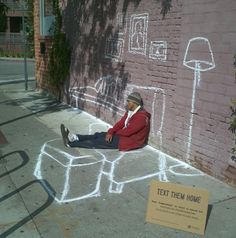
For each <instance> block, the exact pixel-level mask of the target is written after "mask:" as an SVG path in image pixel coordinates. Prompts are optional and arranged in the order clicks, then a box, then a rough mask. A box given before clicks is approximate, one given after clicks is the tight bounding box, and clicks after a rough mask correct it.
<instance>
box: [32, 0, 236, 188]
mask: <svg viewBox="0 0 236 238" xmlns="http://www.w3.org/2000/svg"><path fill="white" fill-rule="evenodd" d="M41 1H42V0H41ZM41 1H35V5H34V7H35V8H34V13H35V52H36V56H35V57H36V74H37V75H36V78H37V82H38V86H39V87H41V88H45V89H46V88H47V87H48V72H47V67H48V50H49V49H50V47H51V43H52V38H51V37H50V36H47V35H42V31H41V33H40V21H41V19H40V4H39V2H41ZM45 1H46V0H45ZM46 2H50V1H46ZM41 3H42V2H41ZM60 6H61V10H62V16H63V31H64V32H65V33H66V36H67V38H68V39H69V41H70V44H71V47H72V55H71V67H70V79H69V82H67V86H68V85H69V87H68V88H67V89H66V90H65V97H66V98H69V99H70V104H71V105H73V106H75V107H79V108H81V109H83V110H86V111H88V112H89V113H91V114H93V115H95V116H97V117H99V118H101V119H103V120H105V121H107V122H109V123H111V124H112V123H114V122H115V121H116V120H117V119H119V118H120V116H121V115H122V114H123V112H124V104H125V102H126V98H127V95H128V94H129V93H130V92H132V91H138V92H140V93H141V94H142V96H143V98H144V104H145V108H146V109H147V110H148V111H149V112H150V113H151V114H152V128H151V135H150V144H151V145H153V146H154V147H155V148H158V149H159V150H161V151H163V152H165V153H167V154H170V155H171V156H174V157H175V158H178V159H180V160H183V161H186V162H188V163H189V164H191V165H193V166H195V167H197V168H199V169H201V170H202V171H204V172H206V173H208V174H210V175H212V176H214V177H216V178H218V179H220V180H222V181H227V182H228V183H232V184H236V161H234V160H233V159H232V158H233V157H232V153H231V148H232V147H233V146H234V139H233V135H232V133H230V131H229V130H228V128H229V122H230V115H231V111H230V104H231V99H234V98H236V79H235V67H234V55H235V53H236V44H235V42H236V29H235V27H234V23H235V21H236V2H235V1H234V0H226V1H221V0H199V1H194V0H172V7H171V9H170V11H169V12H168V13H167V14H166V15H165V17H164V18H163V15H162V14H161V3H160V1H157V0H145V1H144V0H143V1H125V0H120V1H109V3H108V2H107V1H96V0H91V1H61V4H60ZM42 49H44V50H42Z"/></svg>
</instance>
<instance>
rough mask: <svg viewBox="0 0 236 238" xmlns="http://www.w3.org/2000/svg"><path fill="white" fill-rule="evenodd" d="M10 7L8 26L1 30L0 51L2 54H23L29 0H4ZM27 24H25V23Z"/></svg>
mask: <svg viewBox="0 0 236 238" xmlns="http://www.w3.org/2000/svg"><path fill="white" fill-rule="evenodd" d="M1 2H2V3H4V4H5V5H6V6H7V7H8V11H7V27H6V30H5V31H4V32H0V52H1V54H2V56H4V55H6V56H17V55H18V56H22V55H23V53H24V43H25V37H26V36H25V35H24V30H25V31H27V29H24V27H25V28H26V22H27V18H28V17H27V15H28V5H27V1H22V0H2V1H1ZM24 24H25V25H24Z"/></svg>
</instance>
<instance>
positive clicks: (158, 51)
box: [149, 41, 167, 62]
mask: <svg viewBox="0 0 236 238" xmlns="http://www.w3.org/2000/svg"><path fill="white" fill-rule="evenodd" d="M149 58H151V59H156V60H160V61H163V62H165V61H166V59H167V42H166V41H151V44H150V50H149Z"/></svg>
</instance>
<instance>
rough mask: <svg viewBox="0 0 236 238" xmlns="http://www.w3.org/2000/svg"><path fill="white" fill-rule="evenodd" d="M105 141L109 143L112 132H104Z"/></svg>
mask: <svg viewBox="0 0 236 238" xmlns="http://www.w3.org/2000/svg"><path fill="white" fill-rule="evenodd" d="M105 140H106V142H107V143H110V142H111V141H112V134H108V133H107V134H106V138H105Z"/></svg>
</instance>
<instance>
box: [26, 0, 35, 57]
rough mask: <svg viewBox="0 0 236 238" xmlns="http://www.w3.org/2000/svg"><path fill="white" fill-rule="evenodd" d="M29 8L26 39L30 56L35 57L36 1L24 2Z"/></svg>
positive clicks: (28, 0) (27, 0)
mask: <svg viewBox="0 0 236 238" xmlns="http://www.w3.org/2000/svg"><path fill="white" fill-rule="evenodd" d="M24 1H25V3H26V5H27V7H28V11H27V21H26V38H27V42H28V45H29V49H28V50H29V54H30V55H34V0H24Z"/></svg>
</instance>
